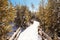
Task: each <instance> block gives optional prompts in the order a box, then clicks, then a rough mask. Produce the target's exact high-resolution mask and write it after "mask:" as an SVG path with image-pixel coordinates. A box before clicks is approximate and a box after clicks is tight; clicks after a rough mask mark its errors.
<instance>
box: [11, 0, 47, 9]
mask: <svg viewBox="0 0 60 40" xmlns="http://www.w3.org/2000/svg"><path fill="white" fill-rule="evenodd" d="M40 1H41V0H11V2H12V4H13V5H14V6H15V5H16V4H20V5H26V6H28V7H29V9H30V10H32V7H31V4H33V5H34V7H35V8H34V10H37V9H38V7H39V4H40ZM46 2H47V0H45V3H46Z"/></svg>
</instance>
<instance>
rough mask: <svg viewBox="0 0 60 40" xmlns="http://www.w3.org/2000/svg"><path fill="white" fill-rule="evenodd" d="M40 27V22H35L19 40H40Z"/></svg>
mask: <svg viewBox="0 0 60 40" xmlns="http://www.w3.org/2000/svg"><path fill="white" fill-rule="evenodd" d="M38 26H39V22H37V21H34V23H33V24H32V25H30V26H29V27H28V28H27V29H26V30H25V31H23V32H22V33H21V34H20V36H19V38H18V40H38ZM40 40H42V39H40Z"/></svg>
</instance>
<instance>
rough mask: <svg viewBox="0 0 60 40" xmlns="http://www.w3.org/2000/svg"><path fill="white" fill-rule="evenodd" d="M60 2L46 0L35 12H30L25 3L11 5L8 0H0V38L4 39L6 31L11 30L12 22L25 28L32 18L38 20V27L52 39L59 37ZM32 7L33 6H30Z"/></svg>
mask: <svg viewBox="0 0 60 40" xmlns="http://www.w3.org/2000/svg"><path fill="white" fill-rule="evenodd" d="M59 3H60V2H59V1H56V0H48V3H47V4H46V6H44V5H43V4H44V2H43V1H42V3H41V4H40V5H39V9H38V11H37V12H31V11H30V10H29V8H28V7H27V6H26V5H25V6H24V5H16V6H13V5H12V3H11V2H9V1H8V0H0V40H6V37H7V36H6V35H7V33H9V32H11V31H12V30H11V29H12V28H13V26H12V25H11V23H14V24H15V26H17V27H22V28H24V29H25V28H26V27H27V24H28V22H30V21H31V19H32V18H34V19H37V20H38V21H39V22H40V27H41V28H42V29H43V31H44V32H45V33H47V34H48V35H49V36H50V37H51V38H52V39H53V40H57V39H58V37H60V4H59ZM32 8H33V7H32Z"/></svg>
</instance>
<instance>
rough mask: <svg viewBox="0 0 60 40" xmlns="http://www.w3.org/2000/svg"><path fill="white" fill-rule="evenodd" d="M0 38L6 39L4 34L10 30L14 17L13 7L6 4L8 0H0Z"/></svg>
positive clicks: (1, 39)
mask: <svg viewBox="0 0 60 40" xmlns="http://www.w3.org/2000/svg"><path fill="white" fill-rule="evenodd" d="M0 4H1V5H0V40H6V39H5V36H6V34H7V33H8V32H10V31H11V28H12V26H11V25H10V22H12V21H13V20H14V18H15V14H14V13H15V9H14V8H13V7H12V6H11V5H9V4H8V0H0Z"/></svg>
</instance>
